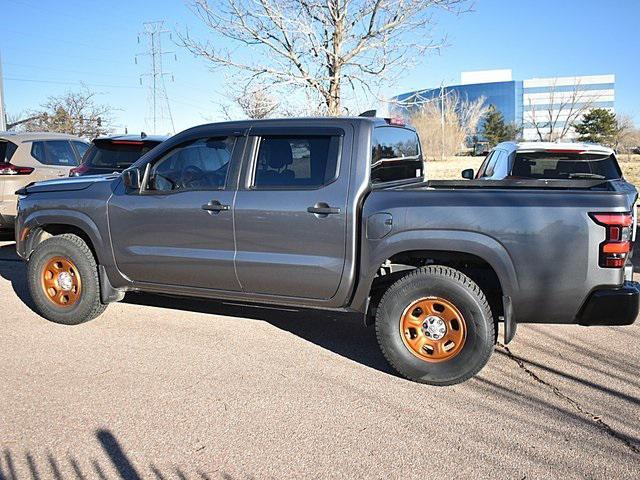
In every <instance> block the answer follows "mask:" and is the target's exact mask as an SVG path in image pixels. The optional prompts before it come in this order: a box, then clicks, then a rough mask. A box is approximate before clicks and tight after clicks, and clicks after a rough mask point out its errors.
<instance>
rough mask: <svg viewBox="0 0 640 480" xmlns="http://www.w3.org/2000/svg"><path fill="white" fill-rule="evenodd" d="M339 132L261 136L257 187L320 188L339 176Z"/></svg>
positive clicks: (256, 175) (256, 178)
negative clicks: (334, 133)
mask: <svg viewBox="0 0 640 480" xmlns="http://www.w3.org/2000/svg"><path fill="white" fill-rule="evenodd" d="M339 155H340V137H338V136H329V135H326V136H325V135H321V136H302V135H301V136H264V137H262V138H261V140H260V146H259V148H258V159H257V164H256V171H255V176H254V182H253V186H254V187H255V188H318V187H321V186H322V185H326V184H328V183H330V182H332V181H333V180H334V179H335V178H336V173H337V167H338V158H339Z"/></svg>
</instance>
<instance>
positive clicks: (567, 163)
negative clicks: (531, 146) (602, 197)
mask: <svg viewBox="0 0 640 480" xmlns="http://www.w3.org/2000/svg"><path fill="white" fill-rule="evenodd" d="M511 176H512V177H517V178H541V179H568V178H582V179H584V178H594V179H603V180H604V179H606V180H613V179H618V178H621V177H622V172H621V171H620V168H619V167H618V162H617V160H616V157H615V155H613V154H611V155H609V154H603V153H580V152H544V151H540V152H518V153H516V155H515V159H514V161H513V168H512V169H511Z"/></svg>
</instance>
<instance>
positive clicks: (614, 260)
mask: <svg viewBox="0 0 640 480" xmlns="http://www.w3.org/2000/svg"><path fill="white" fill-rule="evenodd" d="M590 215H591V218H592V219H593V220H594V221H595V222H596V223H597V224H598V225H602V226H603V227H605V229H606V234H605V239H604V242H602V243H601V244H600V260H599V262H598V263H599V265H600V266H601V267H603V268H621V267H624V264H625V262H626V261H627V255H629V252H630V251H631V248H632V242H631V238H632V234H633V231H632V230H633V228H632V227H633V216H632V215H631V214H630V213H628V212H626V213H591V214H590Z"/></svg>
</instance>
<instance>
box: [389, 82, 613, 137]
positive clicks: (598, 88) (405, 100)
mask: <svg viewBox="0 0 640 480" xmlns="http://www.w3.org/2000/svg"><path fill="white" fill-rule="evenodd" d="M450 92H455V94H457V96H458V98H460V99H463V100H465V99H467V100H470V101H473V100H476V99H478V98H480V97H484V98H485V104H486V105H493V106H495V107H496V109H497V110H498V111H500V112H501V113H502V115H503V116H504V119H505V122H507V123H513V124H515V125H518V126H520V127H522V137H523V139H525V140H536V139H539V135H540V134H542V135H544V134H545V132H548V131H549V127H548V123H549V121H550V119H553V121H554V122H555V124H556V126H560V125H563V124H564V123H566V121H567V117H568V116H569V115H570V114H569V112H568V110H569V109H568V108H567V102H573V103H574V108H583V107H585V106H588V107H589V108H608V109H610V110H613V109H614V97H615V93H614V92H615V77H614V75H591V76H579V77H578V76H577V77H552V78H532V79H527V80H513V79H512V77H511V70H487V71H480V72H463V73H462V75H461V82H460V84H458V85H447V86H442V87H440V88H430V89H425V90H416V91H413V92H407V93H403V94H401V95H398V96H397V97H395V98H394V106H393V107H392V110H393V112H394V113H396V114H400V115H406V114H407V113H411V112H412V111H415V110H416V109H418V108H420V105H423V104H424V103H426V102H432V101H437V100H438V99H439V98H440V97H441V96H442V95H447V94H449V93H450ZM536 127H537V128H536ZM480 133H481V132H480ZM574 136H575V134H574V132H573V131H570V132H568V134H567V135H566V137H565V139H571V138H573V137H574Z"/></svg>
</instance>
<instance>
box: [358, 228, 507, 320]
mask: <svg viewBox="0 0 640 480" xmlns="http://www.w3.org/2000/svg"><path fill="white" fill-rule="evenodd" d="M416 250H430V251H438V252H453V253H456V252H457V253H466V254H471V255H475V256H476V257H479V258H481V259H482V260H484V261H485V262H487V263H488V264H489V265H490V266H491V268H493V270H494V271H495V272H496V275H497V276H498V280H499V281H500V286H501V287H502V293H503V295H506V296H509V297H511V298H513V294H514V292H516V291H517V290H518V276H517V272H516V269H515V266H514V263H513V260H512V259H511V257H510V255H509V253H508V251H507V249H506V248H505V247H504V246H503V245H502V244H501V243H500V242H498V241H497V240H496V239H494V238H493V237H490V236H488V235H485V234H482V233H478V232H470V231H465V230H409V231H404V232H399V233H397V234H395V235H391V236H388V237H385V238H384V239H382V240H380V241H369V242H368V244H367V243H365V245H364V246H363V254H362V257H361V264H360V265H361V268H360V275H359V279H358V285H357V287H356V291H355V293H354V295H353V298H352V301H351V308H352V309H354V310H356V311H359V312H366V310H367V304H368V297H369V292H370V290H371V286H372V284H373V280H374V278H375V276H376V273H377V271H378V269H379V268H380V266H381V265H382V264H383V263H384V262H385V261H386V260H387V259H389V258H391V257H393V256H394V255H397V254H399V253H403V252H409V251H416Z"/></svg>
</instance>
